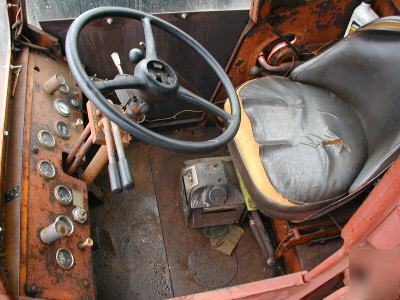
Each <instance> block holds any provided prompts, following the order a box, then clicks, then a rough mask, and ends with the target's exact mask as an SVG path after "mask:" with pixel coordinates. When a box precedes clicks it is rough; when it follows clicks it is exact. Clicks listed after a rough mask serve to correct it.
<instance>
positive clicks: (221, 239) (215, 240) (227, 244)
mask: <svg viewBox="0 0 400 300" xmlns="http://www.w3.org/2000/svg"><path fill="white" fill-rule="evenodd" d="M243 232H244V231H243V229H242V228H241V227H239V226H237V225H225V226H214V227H208V228H204V229H203V234H204V235H205V236H206V237H208V238H209V239H210V244H211V247H212V248H213V249H215V250H217V251H219V252H222V253H224V254H226V255H231V254H232V252H233V250H234V249H235V247H236V245H237V244H238V243H239V240H240V238H241V237H242V235H243Z"/></svg>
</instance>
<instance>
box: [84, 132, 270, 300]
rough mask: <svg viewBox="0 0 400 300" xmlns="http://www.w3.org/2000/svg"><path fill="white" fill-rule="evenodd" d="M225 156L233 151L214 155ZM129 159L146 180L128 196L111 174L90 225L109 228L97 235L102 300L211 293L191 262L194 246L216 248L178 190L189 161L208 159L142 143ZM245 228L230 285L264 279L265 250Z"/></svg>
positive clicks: (103, 179) (102, 179)
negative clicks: (189, 216)
mask: <svg viewBox="0 0 400 300" xmlns="http://www.w3.org/2000/svg"><path fill="white" fill-rule="evenodd" d="M213 134H215V129H211V130H207V131H205V132H203V131H196V132H194V133H192V132H184V133H174V134H173V135H174V137H177V138H185V139H194V140H195V139H204V138H205V137H210V136H212V135H213ZM224 154H226V149H221V150H220V151H218V152H216V153H212V154H209V155H210V156H221V155H224ZM126 155H127V158H128V160H129V161H130V166H131V168H132V170H133V171H134V172H135V174H140V176H136V185H135V189H133V190H132V191H129V192H123V193H122V194H121V195H122V197H121V195H120V196H115V195H112V194H111V192H110V191H109V183H108V176H107V174H106V172H103V173H102V174H101V175H100V176H99V178H98V179H96V181H95V183H96V184H97V186H99V187H100V188H101V189H102V191H103V192H104V198H103V200H104V205H102V206H98V207H96V208H93V209H92V210H91V212H90V214H91V215H90V220H91V223H92V224H93V225H94V226H95V227H96V226H97V228H99V227H102V228H101V229H99V230H94V232H100V234H99V236H98V237H97V239H100V241H98V243H99V247H100V248H99V249H95V254H94V257H95V259H94V262H95V263H94V272H95V274H96V279H97V290H98V296H99V298H100V299H105V298H112V296H114V297H118V298H120V299H132V298H133V299H164V298H167V297H171V296H179V295H187V294H192V293H196V292H200V291H205V290H207V289H209V288H207V287H205V286H202V285H200V284H199V283H198V282H197V281H196V279H195V278H194V277H193V276H192V275H191V274H190V270H189V266H188V259H189V256H190V254H191V252H192V251H193V250H194V249H195V248H198V247H204V248H206V249H211V247H210V242H209V240H208V239H207V238H206V237H205V236H203V235H202V234H201V233H200V232H199V231H198V230H193V229H190V228H187V227H186V225H185V220H184V215H183V210H182V206H181V196H180V192H179V176H180V172H181V168H182V163H183V161H185V160H188V159H195V158H200V157H204V155H202V156H200V155H187V154H178V153H172V152H168V151H165V150H161V149H156V148H154V147H151V146H146V145H143V144H141V143H134V144H131V145H130V146H129V147H128V148H127V149H126ZM244 230H245V232H244V234H243V236H242V238H241V240H240V241H239V243H238V246H237V248H236V249H235V254H234V255H236V258H237V272H236V273H235V274H234V276H233V279H232V280H228V282H229V283H228V285H236V284H241V283H246V282H251V281H255V280H260V279H263V278H264V266H263V260H262V256H261V253H260V250H259V248H258V245H257V243H256V241H255V240H254V237H253V236H252V233H251V231H250V228H249V227H248V226H244ZM107 232H108V234H107ZM106 241H108V242H106ZM211 253H217V254H216V256H218V255H219V253H218V252H216V251H211ZM209 258H210V261H212V260H213V258H215V257H209ZM216 276H218V274H217V275H216ZM225 278H226V277H225Z"/></svg>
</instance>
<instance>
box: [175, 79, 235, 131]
mask: <svg viewBox="0 0 400 300" xmlns="http://www.w3.org/2000/svg"><path fill="white" fill-rule="evenodd" d="M178 98H179V99H181V100H184V101H187V102H189V103H191V104H194V105H196V106H198V107H200V108H202V109H204V110H205V111H207V112H209V113H211V114H213V115H216V116H219V117H221V118H222V119H224V121H226V122H228V123H229V122H231V120H232V116H231V115H230V114H228V113H227V112H226V111H224V110H223V109H221V108H219V107H218V106H217V105H215V104H213V103H211V102H210V101H207V100H206V99H204V98H203V97H200V96H199V95H196V94H194V93H192V92H191V91H189V90H187V89H185V88H184V87H182V86H180V87H179V89H178Z"/></svg>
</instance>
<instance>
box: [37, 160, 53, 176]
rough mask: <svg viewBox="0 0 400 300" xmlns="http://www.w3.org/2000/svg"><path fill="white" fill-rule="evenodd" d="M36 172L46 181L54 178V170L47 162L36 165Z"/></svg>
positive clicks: (41, 161) (43, 161)
mask: <svg viewBox="0 0 400 300" xmlns="http://www.w3.org/2000/svg"><path fill="white" fill-rule="evenodd" d="M37 170H38V172H39V174H40V175H42V176H43V177H44V178H46V179H52V178H54V177H55V176H56V168H55V167H54V166H53V164H52V163H51V162H49V161H48V160H40V161H39V162H38V164H37Z"/></svg>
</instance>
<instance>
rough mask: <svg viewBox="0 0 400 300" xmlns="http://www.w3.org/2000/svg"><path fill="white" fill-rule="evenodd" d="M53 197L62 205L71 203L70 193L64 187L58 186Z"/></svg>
mask: <svg viewBox="0 0 400 300" xmlns="http://www.w3.org/2000/svg"><path fill="white" fill-rule="evenodd" d="M54 196H55V197H56V199H57V201H58V202H59V203H60V204H62V205H70V204H71V203H72V193H71V191H70V189H69V188H67V187H66V186H65V185H58V186H56V187H55V189H54Z"/></svg>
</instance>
